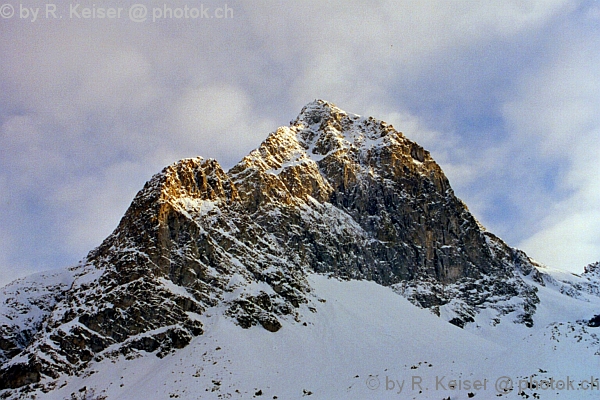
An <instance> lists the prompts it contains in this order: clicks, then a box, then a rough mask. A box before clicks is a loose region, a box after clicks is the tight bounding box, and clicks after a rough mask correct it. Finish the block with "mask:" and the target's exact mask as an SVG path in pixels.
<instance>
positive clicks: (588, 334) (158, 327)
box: [0, 100, 600, 399]
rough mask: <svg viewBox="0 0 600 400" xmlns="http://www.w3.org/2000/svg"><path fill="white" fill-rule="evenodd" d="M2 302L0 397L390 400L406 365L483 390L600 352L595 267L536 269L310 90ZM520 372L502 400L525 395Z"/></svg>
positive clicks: (442, 189) (149, 191)
mask: <svg viewBox="0 0 600 400" xmlns="http://www.w3.org/2000/svg"><path fill="white" fill-rule="evenodd" d="M0 307H1V308H0V310H1V313H0V362H1V363H2V364H1V367H0V398H29V397H30V396H40V397H43V398H82V399H83V398H85V399H102V398H111V399H112V398H136V397H142V396H147V397H156V398H166V397H167V396H168V397H177V398H194V399H196V398H199V397H202V398H248V397H252V396H254V397H261V396H268V398H300V397H306V396H313V395H314V397H315V398H365V396H368V397H372V396H384V397H385V396H389V395H391V393H390V392H391V390H388V389H389V388H390V387H391V384H390V379H392V377H393V379H392V380H393V381H394V382H392V383H394V387H395V388H397V389H398V388H399V387H400V382H401V380H400V378H401V377H409V376H410V379H412V378H413V376H417V375H415V372H416V371H418V372H419V374H420V375H418V376H419V378H420V379H422V380H423V381H424V382H425V381H432V382H434V383H436V380H435V379H434V378H439V377H440V376H449V375H453V376H454V377H456V379H464V380H470V382H471V385H469V386H470V387H469V388H468V390H467V389H465V390H462V389H463V388H462V387H461V390H458V391H452V389H447V381H443V382H445V383H446V385H445V386H444V385H442V388H443V387H446V391H444V390H443V389H442V388H439V387H436V388H435V390H431V391H429V392H427V391H426V390H425V391H421V393H418V391H416V388H417V387H416V386H415V385H414V382H415V381H414V380H411V382H410V383H411V384H413V385H412V388H411V389H415V390H413V392H414V393H413V395H415V396H418V398H436V399H437V398H442V397H448V396H450V397H451V398H452V399H455V398H467V396H468V397H471V395H475V394H477V393H476V392H477V391H479V393H481V394H480V396H479V397H483V398H486V396H489V393H491V392H489V393H488V394H487V395H486V393H485V391H486V390H487V389H490V390H491V388H487V389H483V390H482V388H481V387H479V389H477V390H475V388H473V385H472V383H473V380H474V379H475V378H474V377H477V376H482V377H484V378H482V379H487V380H493V379H495V378H497V377H499V376H501V375H507V374H512V375H511V376H512V377H514V379H515V380H516V379H517V377H521V378H522V377H524V376H528V377H533V376H534V377H536V379H549V378H548V377H550V378H554V377H557V376H558V375H555V374H558V373H560V374H564V375H565V376H566V375H569V374H570V375H569V376H570V377H571V378H572V379H579V381H578V383H579V384H581V383H582V381H583V380H584V379H589V378H588V376H593V374H594V373H596V372H595V371H598V366H600V361H599V360H600V357H599V356H600V340H599V339H598V337H597V333H596V331H595V329H594V328H596V327H597V326H598V325H600V321H599V320H600V267H599V266H598V264H594V265H590V266H588V267H586V268H585V270H584V273H583V274H581V275H572V274H567V273H563V272H560V271H554V270H551V269H549V268H547V267H544V266H541V265H539V264H538V263H536V262H535V261H533V260H531V259H530V258H529V257H528V256H527V255H526V254H525V253H523V252H522V251H520V250H517V249H513V248H511V247H509V246H508V245H506V244H505V243H504V242H503V241H502V240H501V239H499V238H498V237H496V236H495V235H493V234H491V233H489V232H487V231H486V230H485V229H484V228H483V227H482V226H481V224H479V223H478V222H477V220H476V219H475V218H474V217H473V215H472V214H471V213H470V212H469V210H468V208H467V206H466V205H465V204H464V203H463V202H462V201H461V200H459V199H458V198H457V197H456V196H455V195H454V192H453V191H452V188H451V187H450V184H449V182H448V179H447V178H446V176H445V175H444V173H443V172H442V170H441V168H440V167H439V165H438V164H437V163H435V161H434V160H433V159H432V157H431V155H430V154H429V152H427V151H426V150H424V149H423V148H422V147H421V146H419V145H418V144H416V143H415V142H413V141H411V140H409V139H407V138H406V137H405V136H404V135H403V134H402V133H400V132H398V131H397V130H395V129H394V128H393V127H392V126H391V125H389V124H387V123H385V122H383V121H379V120H377V119H374V118H372V117H369V118H363V117H360V116H358V115H353V114H348V113H346V112H344V111H342V110H340V109H339V108H337V107H336V106H334V105H333V104H331V103H328V102H325V101H322V100H317V101H314V102H312V103H309V104H308V105H307V106H305V107H304V108H303V109H302V111H301V113H300V115H299V116H298V117H297V118H296V119H295V120H294V121H292V122H291V123H290V125H289V126H286V127H280V128H278V129H277V130H276V131H275V132H273V133H271V134H270V135H269V136H268V137H267V139H266V140H265V141H264V142H263V143H262V144H261V145H260V147H259V148H258V149H256V150H254V151H252V152H251V153H250V154H249V155H248V156H246V157H244V158H243V159H242V160H241V161H240V162H239V163H238V164H237V165H235V166H234V167H233V168H231V169H230V170H229V171H224V170H223V169H222V168H221V166H220V165H219V164H218V162H217V161H215V160H212V159H209V160H205V159H203V158H200V157H199V158H193V159H184V160H181V161H179V162H177V163H175V164H173V165H171V166H168V167H166V168H165V169H163V171H161V172H160V173H158V174H157V175H155V176H154V177H152V179H151V180H150V181H148V182H147V183H146V185H145V186H144V188H143V189H142V190H141V191H140V192H139V193H138V194H137V195H136V196H135V198H134V199H133V202H132V204H131V206H130V207H129V209H128V210H127V212H126V213H125V215H124V216H123V218H122V220H121V221H120V223H119V225H118V226H117V228H116V229H115V231H114V232H113V233H112V234H111V235H110V236H109V237H108V238H106V239H105V240H104V242H103V243H102V244H101V245H100V246H99V247H98V248H96V249H94V250H92V251H91V252H90V253H89V254H88V256H87V257H86V258H85V259H84V260H83V261H82V262H81V263H80V264H79V265H77V266H75V267H71V268H66V269H62V270H56V271H51V272H48V273H42V274H37V275H33V276H30V277H28V278H25V279H21V280H17V281H15V282H13V283H11V284H9V285H8V286H6V287H4V288H3V289H2V292H1V295H0ZM448 322H450V323H448ZM515 351H516V352H517V353H516V354H515ZM413 367H414V368H413ZM569 368H570V369H569ZM126 371H127V372H126ZM542 371H544V372H542ZM411 374H412V375H411ZM485 374H487V375H485ZM549 374H550V375H549ZM577 374H579V375H577ZM576 375H577V376H576ZM561 376H562V375H561ZM571 378H570V379H571ZM532 379H533V378H532ZM555 379H557V378H555ZM592 380H593V379H592ZM376 383H379V384H378V385H377V387H375V386H376ZM519 383H521V382H519ZM490 385H491V384H490ZM434 386H439V385H434ZM521 386H522V385H519V387H517V388H515V390H513V391H507V392H506V393H505V392H499V393H497V394H498V395H499V396H505V397H509V396H519V397H518V398H521V395H523V396H525V395H527V396H529V395H531V396H534V393H535V394H536V395H538V397H539V394H538V392H539V391H540V389H539V386H540V385H539V384H538V385H533V384H531V383H530V384H528V386H527V387H521ZM384 387H385V388H384ZM580 387H581V386H580ZM370 389H373V390H370ZM384 389H385V390H384ZM552 389H553V393H558V394H556V395H562V397H560V398H569V397H568V396H569V395H571V396H572V395H573V393H572V392H571V393H567V392H565V391H562V393H561V390H558V389H556V388H554V387H553V388H552ZM536 390H537V391H536ZM556 390H558V392H556ZM442 392H443V393H442ZM158 393H161V394H158ZM405 393H407V392H405ZM469 393H470V394H471V395H469ZM519 393H521V394H519ZM565 393H567V394H566V396H567V397H565ZM582 393H583V392H577V394H578V396H575V397H571V398H582V397H581V396H582ZM590 393H591V394H590ZM495 394H496V393H494V395H495ZM588 394H590V395H591V396H593V395H594V393H593V392H592V391H586V392H585V393H583V395H588ZM553 395H555V394H553ZM596 395H597V393H596ZM456 396H459V397H456Z"/></svg>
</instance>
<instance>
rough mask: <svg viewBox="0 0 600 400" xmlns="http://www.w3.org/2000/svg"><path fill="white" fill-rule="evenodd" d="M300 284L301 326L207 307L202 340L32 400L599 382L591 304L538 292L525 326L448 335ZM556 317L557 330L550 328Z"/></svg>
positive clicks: (362, 292) (399, 312)
mask: <svg viewBox="0 0 600 400" xmlns="http://www.w3.org/2000/svg"><path fill="white" fill-rule="evenodd" d="M309 282H310V286H311V287H312V288H313V291H312V296H313V299H314V300H315V301H313V302H311V303H310V304H308V305H303V306H302V307H301V314H302V318H301V320H302V321H304V322H305V323H306V324H305V323H304V322H296V321H295V320H294V319H291V318H290V319H287V320H283V321H282V323H283V327H282V329H280V330H279V331H278V332H274V333H272V332H268V331H267V330H265V329H263V328H261V327H259V326H255V327H251V328H250V329H241V328H240V327H239V326H237V325H235V324H234V323H233V322H232V320H231V319H230V318H225V317H223V312H224V310H222V309H220V308H219V307H215V308H213V309H209V310H207V311H206V313H205V314H204V315H203V316H202V317H201V318H202V321H203V323H204V326H205V329H206V330H205V333H204V334H203V335H201V336H199V337H196V338H195V339H194V340H193V341H192V343H191V344H190V345H189V346H187V347H185V348H184V349H181V350H178V351H177V352H174V353H172V354H170V355H168V356H167V357H165V358H163V359H159V358H157V357H156V356H155V355H154V354H148V353H145V352H140V353H139V354H137V356H136V357H129V358H130V359H125V358H124V357H122V356H121V357H118V358H106V359H104V360H103V361H101V362H95V363H92V364H91V365H90V367H89V368H88V373H87V374H84V375H83V376H79V377H70V378H68V380H66V381H64V382H60V383H59V386H61V385H64V386H63V387H61V388H60V389H57V390H55V391H53V392H51V393H49V394H46V395H43V397H42V398H44V399H65V398H72V397H75V398H87V399H94V398H97V399H101V398H106V399H132V398H146V399H162V398H179V399H199V398H202V399H224V398H232V399H246V398H264V399H275V398H277V399H300V398H314V399H366V398H369V399H379V398H381V399H387V398H402V399H409V398H410V399H443V398H444V399H445V398H448V397H450V398H451V399H453V400H454V399H467V398H470V397H469V396H470V394H471V395H474V397H475V398H481V399H492V398H505V399H520V398H526V396H531V398H542V399H553V398H557V399H584V398H586V399H587V398H589V399H595V398H598V396H600V389H598V387H596V388H594V389H592V390H584V387H586V386H585V385H586V382H584V381H585V380H588V381H589V380H590V378H591V377H594V379H595V378H597V377H598V376H600V356H598V351H599V349H600V346H599V345H598V343H597V342H595V343H592V342H593V335H594V334H593V332H592V331H593V330H594V328H588V329H587V331H589V332H588V334H587V336H586V335H585V334H582V333H581V332H580V326H576V324H575V323H574V321H572V320H573V319H578V318H580V317H583V316H586V315H589V313H590V312H593V311H594V310H598V309H599V306H600V301H596V302H595V303H591V302H590V303H587V302H583V301H581V300H577V299H571V300H565V296H564V295H561V294H560V293H558V292H556V291H555V290H553V289H552V288H542V289H540V297H541V299H542V304H545V305H544V306H541V307H540V309H539V314H536V324H535V326H534V328H526V327H524V326H523V325H522V324H501V325H498V326H496V327H493V328H490V329H488V328H487V327H479V328H478V327H477V322H476V323H473V324H470V325H469V326H468V327H467V329H460V328H458V327H456V326H454V325H451V324H448V323H447V322H446V321H444V320H442V319H440V318H438V317H437V316H435V315H433V314H432V313H431V312H429V311H428V310H425V309H421V308H418V307H416V306H414V305H412V304H411V303H409V302H408V301H407V300H406V299H405V298H403V297H401V296H399V295H398V294H396V293H394V292H393V291H392V290H391V289H390V288H387V287H383V286H380V285H377V284H375V283H373V282H369V281H356V280H353V281H340V280H337V279H335V278H328V277H326V276H324V275H318V274H312V275H310V276H309ZM582 305H583V307H582ZM558 321H563V323H562V324H561V325H555V324H554V323H555V322H558ZM568 321H572V322H571V324H569V322H568ZM571 325H572V326H571ZM571 327H575V328H574V329H575V330H573V331H571ZM596 329H598V328H596ZM486 336H487V337H489V338H488V339H486V338H484V337H486ZM582 341H583V342H585V341H587V344H585V343H584V345H582V343H581V342H582ZM594 353H596V354H594ZM508 378H510V379H512V383H513V385H514V389H513V390H512V391H510V392H507V393H505V392H503V390H502V389H504V388H505V386H502V384H503V383H506V381H507V379H508ZM551 378H552V379H553V380H552V381H551V380H550V379H551ZM530 379H531V381H532V382H533V381H535V380H538V381H541V380H546V381H547V383H546V384H545V385H546V386H552V387H553V388H554V390H551V389H548V388H546V389H542V387H545V386H544V383H543V382H542V383H541V385H542V386H541V387H538V388H531V389H529V388H526V386H527V385H529V383H530V381H529V380H530ZM452 380H456V381H455V382H454V385H455V389H454V390H452V384H453V383H452ZM582 383H583V386H581V385H580V384H582ZM562 384H564V387H562V389H561V386H560V385H562ZM458 385H460V387H459V386H458ZM477 385H479V387H476V386H477ZM497 385H500V386H497ZM519 385H520V386H521V388H522V389H524V391H523V393H522V394H518V393H519V392H520V390H519ZM534 393H535V394H536V395H535V396H538V397H535V396H534Z"/></svg>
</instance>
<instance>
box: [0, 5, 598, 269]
mask: <svg viewBox="0 0 600 400" xmlns="http://www.w3.org/2000/svg"><path fill="white" fill-rule="evenodd" d="M180 3H181V4H184V2H180ZM36 4H37V5H39V6H40V7H43V6H44V4H45V3H43V2H32V3H31V6H32V7H33V6H36ZM68 4H69V3H68V2H58V3H57V6H58V7H59V9H61V8H62V9H67V10H68ZM111 4H113V5H118V4H119V3H118V2H108V3H106V5H107V6H109V5H111ZM178 4H179V3H178ZM214 4H217V3H214ZM214 4H213V3H211V5H210V6H211V7H212V6H213V5H214ZM227 4H228V7H231V8H232V9H233V12H234V18H233V19H229V20H216V19H213V20H193V21H192V20H188V21H184V20H175V19H173V20H164V21H160V22H158V23H150V22H148V23H141V24H136V23H132V22H131V21H128V20H119V21H100V20H96V21H75V20H68V19H67V20H64V19H63V20H62V21H53V20H42V21H39V23H37V22H36V23H29V22H28V23H25V22H26V21H20V20H18V19H10V20H3V21H0V22H1V23H2V26H1V27H0V29H2V35H0V52H1V53H2V54H3V57H2V58H1V59H0V88H1V90H0V183H1V184H2V188H5V187H8V188H9V190H10V195H9V198H10V201H9V202H6V201H4V200H2V199H4V198H5V197H6V196H7V195H5V194H0V200H2V201H0V216H1V217H0V218H2V226H3V228H2V231H1V232H0V234H1V235H2V236H1V237H2V242H1V243H0V251H2V253H3V255H2V258H0V271H2V274H5V273H6V274H14V273H16V272H15V271H16V270H15V269H14V268H13V267H11V266H19V268H26V269H27V270H28V271H29V270H35V269H43V268H49V267H58V266H63V265H69V264H72V263H74V262H76V261H77V259H78V258H81V257H82V256H83V255H85V253H86V252H87V251H88V250H90V249H91V247H93V246H94V245H96V244H97V243H99V242H100V241H101V240H102V239H103V238H104V237H105V236H106V235H107V234H108V233H109V232H110V231H111V230H112V229H113V228H114V227H115V226H116V224H117V223H118V220H119V218H120V217H121V215H122V213H123V211H124V210H125V209H126V207H127V206H128V204H129V202H130V201H131V198H132V197H133V195H134V194H135V192H136V190H138V189H139V188H141V187H142V185H143V183H144V181H145V180H147V179H149V178H150V177H151V176H152V174H154V173H156V172H158V171H159V170H160V169H161V168H162V167H163V166H165V165H167V164H170V163H172V162H175V161H176V160H178V159H180V158H183V157H192V156H197V155H201V156H204V157H212V158H216V159H217V160H218V161H219V162H220V163H221V164H222V165H223V166H224V167H225V168H227V167H230V166H232V165H233V164H234V163H235V162H237V161H238V160H239V159H240V158H242V157H243V156H244V155H245V154H247V153H248V152H249V151H250V150H251V149H252V148H254V147H256V146H258V144H259V143H260V141H261V140H263V139H264V138H265V137H266V136H267V134H268V133H269V132H271V131H274V130H275V129H276V128H277V127H278V126H280V125H285V124H287V122H288V121H289V120H291V119H293V118H294V117H295V116H296V115H297V113H298V112H299V111H300V109H301V107H302V106H303V105H304V104H306V103H307V102H309V101H311V100H313V99H315V98H325V99H327V100H330V101H333V102H334V103H336V104H337V105H338V106H340V107H342V108H343V109H346V110H347V111H349V112H355V113H359V114H363V115H373V116H374V117H377V118H380V119H384V120H387V121H388V122H391V123H393V124H394V126H395V127H396V128H397V129H398V130H401V131H403V132H404V133H405V134H406V135H407V136H408V137H409V138H411V139H414V140H416V141H417V142H419V143H420V144H422V145H423V146H425V147H426V148H428V149H429V150H431V151H432V154H433V155H434V157H435V158H436V160H437V161H438V162H439V163H440V164H441V165H442V167H443V168H444V170H445V171H446V173H447V175H448V176H449V178H450V180H451V183H452V185H453V187H454V188H455V190H456V192H457V194H458V195H459V196H460V197H461V198H463V200H465V201H466V202H467V204H468V205H469V207H470V209H471V210H473V212H474V213H475V215H476V216H477V217H478V218H479V219H481V220H482V222H483V223H484V224H485V225H486V226H488V228H490V230H492V231H494V232H495V233H498V234H499V235H500V236H501V237H504V238H506V239H507V240H508V242H509V243H510V244H519V245H522V247H525V249H526V250H528V251H531V252H532V253H533V254H534V255H535V256H536V257H537V258H540V259H541V260H542V261H545V262H547V263H548V264H551V265H565V263H563V261H561V259H560V257H559V256H558V255H555V253H557V252H558V251H554V252H550V251H549V250H548V249H547V247H544V243H555V246H553V247H552V248H553V249H558V248H560V246H559V245H558V243H559V242H560V239H559V238H560V237H564V230H565V229H566V228H565V227H566V226H569V224H570V225H572V226H579V227H581V231H582V232H588V233H586V234H585V235H584V234H583V233H582V234H579V236H577V235H575V236H573V239H572V240H571V241H570V242H569V243H574V241H577V240H579V243H580V246H579V247H577V246H576V247H574V250H573V251H572V252H571V253H574V252H577V254H579V255H581V256H579V255H578V256H577V257H579V258H576V257H572V260H573V262H577V263H578V266H579V268H580V267H581V265H579V264H581V262H580V261H582V260H584V259H585V260H589V262H591V261H593V259H591V258H592V257H594V255H593V254H597V255H596V257H597V258H600V253H598V252H597V253H594V251H595V250H594V249H595V248H596V247H595V246H596V245H595V244H594V243H598V240H597V236H596V234H595V233H594V232H593V229H592V228H591V227H590V226H588V225H585V224H583V225H582V223H583V222H582V221H585V220H586V219H591V218H594V217H595V214H594V213H595V212H596V210H597V206H596V205H595V204H598V203H597V201H596V199H597V197H596V195H597V193H598V190H597V187H596V186H594V182H595V181H596V180H597V179H596V178H597V176H596V175H595V174H594V173H593V170H594V168H596V170H597V165H596V161H594V160H593V158H594V157H595V156H594V154H597V150H599V149H598V146H597V137H598V136H597V135H598V131H597V130H596V128H597V126H598V125H597V119H596V118H597V117H596V116H597V115H600V113H598V105H597V100H598V99H597V96H596V97H594V95H595V93H598V82H599V81H600V78H599V77H598V74H597V73H596V70H597V68H596V66H597V65H598V61H599V60H598V57H597V56H596V55H597V54H599V53H600V52H599V51H598V49H599V46H598V43H597V40H596V39H594V38H595V37H599V36H598V35H597V14H598V11H597V9H598V7H597V5H595V4H593V3H582V2H577V1H571V0H564V1H562V0H552V1H541V0H540V1H527V2H524V1H520V0H514V1H504V2H498V3H473V2H458V1H455V2H446V1H426V2H424V1H407V2H402V3H397V2H392V1H379V2H373V3H369V4H365V3H360V2H351V1H350V2H343V3H336V2H320V1H319V2H317V1H306V2H296V3H289V2H285V3H282V2H279V3H277V2H271V1H256V2H252V3H245V2H237V1H231V2H227ZM219 5H221V4H220V3H219ZM119 6H122V5H119ZM65 7H66V8H65ZM574 210H576V211H577V213H581V215H583V217H577V215H579V214H577V213H576V212H575V211H574ZM561 235H562V236H561ZM548 254H552V256H547V255H548ZM582 254H585V255H582ZM575 260H577V261H575ZM587 262H588V261H586V262H585V263H587ZM15 268H16V267H15ZM7 271H8V272H7Z"/></svg>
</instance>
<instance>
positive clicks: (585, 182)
mask: <svg viewBox="0 0 600 400" xmlns="http://www.w3.org/2000/svg"><path fill="white" fill-rule="evenodd" d="M598 49H600V41H598V39H597V36H592V37H589V36H587V34H584V33H579V32H575V33H574V34H572V35H571V36H565V37H562V38H561V40H560V43H559V46H557V48H556V51H555V54H553V57H552V62H551V63H549V64H548V65H546V66H545V67H543V68H541V69H540V70H538V71H535V72H534V73H533V74H531V75H530V76H528V77H527V78H526V79H523V82H522V86H521V90H520V93H519V95H518V96H517V97H516V98H515V100H513V101H511V102H508V103H507V104H506V108H505V114H506V119H507V121H509V123H510V125H511V127H512V130H513V131H514V134H515V135H518V142H520V143H522V144H523V145H526V146H528V147H529V148H530V149H531V151H537V152H538V153H539V154H541V155H542V157H543V158H545V159H546V160H550V161H552V162H554V163H556V164H559V163H560V164H561V165H563V166H564V167H563V168H562V171H561V173H560V174H557V175H555V176H554V182H553V185H551V186H550V188H549V190H547V191H546V192H545V193H544V194H545V195H546V196H554V198H555V199H556V198H558V196H557V195H556V194H554V195H553V193H559V194H561V195H562V196H561V197H562V198H561V199H560V201H555V202H554V203H553V204H552V206H551V207H550V208H549V209H548V212H547V213H546V215H544V216H543V217H542V218H540V220H539V221H537V224H535V225H533V226H532V228H533V234H532V235H531V237H529V238H527V239H525V240H523V242H522V243H521V246H522V247H523V248H524V249H525V250H526V251H528V252H530V253H531V254H533V255H534V256H535V257H538V258H540V259H541V260H543V261H546V262H547V263H548V264H550V265H553V266H557V267H562V268H566V269H570V270H572V271H579V272H580V271H581V266H582V265H584V264H587V263H591V262H593V261H595V260H597V259H600V229H599V228H598V224H597V221H598V217H599V216H600V212H599V209H598V204H600V184H599V183H598V182H599V179H598V178H599V177H598V171H600V159H599V158H598V154H600V142H599V141H598V138H600V97H599V96H598V93H600V72H598V69H597V68H596V67H595V66H597V65H598V63H599V62H600V55H599V54H600V53H599V52H598Z"/></svg>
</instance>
